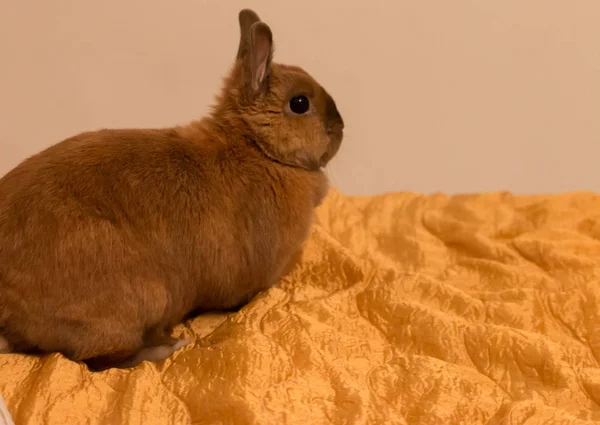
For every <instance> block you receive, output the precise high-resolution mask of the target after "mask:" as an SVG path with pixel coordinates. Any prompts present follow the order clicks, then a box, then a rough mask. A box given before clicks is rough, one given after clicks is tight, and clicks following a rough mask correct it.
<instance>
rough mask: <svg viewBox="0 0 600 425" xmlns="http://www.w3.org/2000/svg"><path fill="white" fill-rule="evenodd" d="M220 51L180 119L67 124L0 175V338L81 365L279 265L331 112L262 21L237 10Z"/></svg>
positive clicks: (218, 303)
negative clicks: (203, 100)
mask: <svg viewBox="0 0 600 425" xmlns="http://www.w3.org/2000/svg"><path fill="white" fill-rule="evenodd" d="M239 22H240V29H241V39H240V44H239V50H238V53H237V58H236V61H235V64H234V66H233V68H232V70H231V72H230V74H229V76H228V77H227V78H226V79H225V84H224V88H223V90H222V93H221V95H220V96H219V97H218V99H217V103H216V106H215V107H214V109H213V111H212V113H211V114H210V116H208V117H205V118H204V119H202V120H200V121H197V122H193V123H191V124H189V125H188V126H184V127H174V128H167V129H145V130H142V129H140V130H100V131H95V132H87V133H82V134H79V135H77V136H75V137H72V138H69V139H67V140H64V141H62V142H60V143H58V144H56V145H54V146H51V147H50V148H48V149H46V150H44V151H43V152H41V153H39V154H37V155H35V156H33V157H31V158H28V159H27V160H25V161H24V162H22V163H21V164H20V165H19V166H17V167H16V168H15V169H13V170H12V171H10V172H9V173H8V174H7V175H5V176H4V177H3V178H2V179H0V335H2V336H3V339H4V341H3V340H2V338H0V351H4V352H9V351H12V352H22V353H27V352H37V353H49V352H60V353H63V354H64V355H65V356H66V357H68V358H70V359H72V360H75V361H84V362H85V363H87V364H88V366H89V367H90V369H93V370H100V369H104V368H108V367H131V366H135V365H136V364H139V363H140V362H141V361H143V360H152V361H158V360H161V359H163V358H165V357H167V356H169V355H170V354H171V353H172V352H173V351H175V350H176V349H178V348H179V347H181V346H183V345H185V343H187V341H178V340H176V339H174V338H173V337H172V336H171V332H172V329H173V326H174V325H176V324H178V323H180V322H182V321H183V320H185V318H186V317H187V316H188V315H189V314H192V313H194V312H201V311H208V310H229V309H236V308H238V307H240V306H242V305H244V304H245V303H247V302H248V301H249V300H250V299H251V298H252V297H253V296H254V295H256V294H257V293H258V292H259V291H261V290H264V289H266V288H269V287H270V286H272V285H273V284H274V283H276V282H277V281H278V279H279V278H280V277H281V276H282V273H284V270H285V269H286V267H288V266H289V264H290V261H291V259H292V258H293V256H295V255H296V254H297V253H298V252H299V250H300V249H301V246H302V244H303V242H304V240H305V238H306V237H307V235H308V231H309V228H310V226H311V221H312V218H313V214H314V208H315V207H316V206H317V205H318V204H319V203H320V202H321V201H322V199H323V197H324V196H325V194H326V192H327V187H328V186H327V179H326V177H325V175H324V173H323V171H322V167H323V166H325V165H326V164H327V163H328V162H329V160H331V158H332V157H333V156H334V155H335V154H336V152H337V150H338V148H339V147H340V144H341V141H342V137H343V127H344V124H343V121H342V118H341V116H340V114H339V113H338V110H337V108H336V105H335V102H334V101H333V99H332V98H331V96H330V95H329V94H328V93H327V92H326V91H325V90H324V89H323V88H322V87H321V86H320V85H319V84H318V83H317V82H316V81H315V80H314V79H313V78H312V77H311V76H310V75H308V74H307V73H306V72H305V71H303V70H302V69H300V68H298V67H294V66H286V65H281V64H276V63H272V62H271V59H272V55H273V41H272V34H271V30H270V29H269V27H268V26H267V25H266V24H265V23H263V22H261V21H260V19H259V17H258V16H257V15H256V14H255V13H254V12H252V11H250V10H243V11H241V12H240V14H239Z"/></svg>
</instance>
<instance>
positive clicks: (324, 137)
mask: <svg viewBox="0 0 600 425" xmlns="http://www.w3.org/2000/svg"><path fill="white" fill-rule="evenodd" d="M239 23H240V30H241V37H240V44H239V48H238V53H237V58H236V61H235V64H234V67H233V70H232V71H231V73H230V75H229V77H228V78H227V79H226V83H225V87H224V90H223V92H222V94H221V96H220V98H219V103H218V105H217V107H216V108H215V109H216V111H218V116H219V117H220V118H221V119H224V120H229V121H232V122H236V123H241V124H242V125H244V126H245V127H246V128H247V129H248V131H249V132H250V134H249V135H248V136H249V137H251V138H252V139H253V140H254V141H255V142H256V144H257V145H258V146H259V148H260V149H261V150H262V151H263V153H264V154H265V155H267V156H268V157H270V158H271V159H272V160H274V161H277V162H280V163H283V164H287V165H291V166H295V167H300V168H304V169H307V170H318V169H319V168H321V167H324V166H325V165H326V164H327V163H328V162H329V161H330V160H331V158H333V156H334V155H335V154H336V152H337V151H338V149H339V147H340V144H341V142H342V138H343V129H344V122H343V120H342V117H341V115H340V113H339V112H338V109H337V107H336V104H335V102H334V100H333V98H332V97H331V96H330V95H329V94H328V93H327V91H326V90H325V89H324V88H323V87H321V85H320V84H319V83H317V82H316V81H315V79H314V78H312V77H311V76H310V75H309V74H308V73H307V72H305V71H304V70H303V69H301V68H299V67H297V66H289V65H283V64H278V63H274V62H272V58H273V35H272V33H271V29H270V28H269V26H268V25H267V24H265V23H264V22H262V21H261V20H260V18H259V17H258V15H257V14H256V13H254V12H253V11H251V10H248V9H245V10H242V11H241V12H240V13H239Z"/></svg>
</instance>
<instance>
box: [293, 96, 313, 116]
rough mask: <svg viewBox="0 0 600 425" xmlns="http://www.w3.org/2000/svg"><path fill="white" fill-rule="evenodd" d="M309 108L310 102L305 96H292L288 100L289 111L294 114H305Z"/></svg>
mask: <svg viewBox="0 0 600 425" xmlns="http://www.w3.org/2000/svg"><path fill="white" fill-rule="evenodd" d="M309 108H310V102H309V101H308V97H306V96H294V97H292V99H291V100H290V109H291V110H292V112H293V113H295V114H305V113H306V112H307V111H308V109H309Z"/></svg>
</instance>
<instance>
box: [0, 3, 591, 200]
mask: <svg viewBox="0 0 600 425" xmlns="http://www.w3.org/2000/svg"><path fill="white" fill-rule="evenodd" d="M241 7H252V8H255V10H256V11H257V12H258V13H259V14H260V15H261V16H262V18H263V19H264V20H265V21H266V22H268V23H269V24H270V25H271V27H272V29H273V32H274V36H275V42H276V45H277V46H276V47H277V50H276V60H280V61H284V62H288V63H295V64H299V65H301V66H303V67H305V68H306V69H307V70H308V71H309V72H311V73H312V74H313V75H314V76H315V77H316V78H317V79H318V80H319V81H320V82H321V83H322V84H323V85H324V86H326V87H327V89H328V90H329V91H330V92H331V93H332V94H333V96H334V97H335V98H336V100H337V102H338V104H339V107H340V110H341V112H342V114H343V116H344V119H345V121H346V123H347V133H346V134H347V136H346V141H345V144H344V145H343V149H342V151H341V152H340V155H339V156H338V157H337V158H336V160H335V162H334V163H333V164H332V166H331V169H330V173H331V175H332V178H333V181H334V183H335V184H336V185H337V186H338V187H340V188H341V189H343V190H344V191H346V192H348V193H377V192H382V191H388V190H412V191H424V192H429V191H437V190H441V191H446V192H472V191H485V190H497V189H508V190H512V191H516V192H557V191H565V190H573V189H587V190H595V191H600V165H599V164H600V2H599V1H597V0H587V1H586V0H578V1H576V2H575V1H566V0H556V1H552V0H539V1H533V0H530V1H526V2H524V1H521V0H502V1H494V2H492V1H487V2H484V1H476V0H471V1H466V0H462V1H461V0H457V1H442V0H438V1H399V0H395V1H392V0H388V1H375V0H370V1H358V0H353V1H349V0H302V1H289V0H279V1H275V0H273V1H267V0H257V1H251V0H246V1H238V0H235V1H232V0H227V1H216V0H215V1H208V0H204V1H203V0H171V1H167V0H144V1H142V0H136V1H132V0H103V1H92V0H71V1H68V0H52V1H42V0H37V1H32V0H19V1H16V0H0V174H4V173H5V172H6V171H8V170H9V169H10V168H12V167H13V166H15V165H16V164H17V163H18V162H19V161H20V160H22V159H23V158H24V157H26V156H28V155H30V154H33V153H34V152H36V151H38V150H40V149H41V148H43V147H45V146H48V145H49V144H52V143H54V142H56V141H58V140H60V139H62V138H64V137H67V136H70V135H72V134H74V133H77V132H80V131H83V130H89V129H96V128H99V127H134V126H164V125H171V124H175V123H185V122H186V121H188V120H191V119H193V118H196V117H197V116H199V115H201V114H203V113H204V112H205V111H206V106H207V105H208V104H209V103H210V102H211V101H212V96H213V94H215V93H216V91H217V88H218V86H219V84H220V79H221V77H222V75H223V74H224V73H225V72H226V70H227V68H228V67H229V65H230V63H231V60H232V58H233V56H234V54H235V52H236V48H237V45H236V44H237V38H238V28H237V12H238V10H239V9H240V8H241ZM28 9H30V11H28Z"/></svg>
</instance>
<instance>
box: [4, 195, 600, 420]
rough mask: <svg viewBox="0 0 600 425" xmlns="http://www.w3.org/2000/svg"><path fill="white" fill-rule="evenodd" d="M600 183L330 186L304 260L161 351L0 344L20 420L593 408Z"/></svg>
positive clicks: (482, 414) (469, 415) (570, 416)
mask: <svg viewBox="0 0 600 425" xmlns="http://www.w3.org/2000/svg"><path fill="white" fill-rule="evenodd" d="M599 266H600V196H597V195H593V194H587V193H574V194H566V195H556V196H528V197H525V196H522V197H515V196H512V195H510V194H506V193H495V194H485V195H473V196H455V197H447V196H444V195H431V196H421V195H417V194H409V193H398V194H390V195H385V196H378V197H368V198H356V197H354V198H350V197H344V196H342V195H340V194H339V193H337V192H332V193H330V195H329V197H328V198H327V200H326V202H325V204H324V205H323V206H322V207H321V208H320V209H319V212H318V220H317V223H316V224H315V226H314V229H313V232H312V234H311V237H310V239H309V240H308V241H307V244H306V250H305V253H304V256H303V258H302V260H301V262H300V264H299V265H298V266H297V267H296V268H295V269H294V270H293V272H292V273H291V275H289V276H288V277H287V278H285V279H284V280H283V281H282V282H281V283H280V284H279V285H278V286H277V287H275V288H273V289H272V290H270V291H267V292H266V293H263V294H261V295H259V296H258V297H256V298H255V299H254V300H253V301H252V302H251V303H250V304H249V305H248V306H246V307H245V308H244V309H242V311H241V312H239V313H237V314H230V315H205V316H201V317H199V318H197V319H195V320H193V321H190V322H189V323H187V324H186V325H185V326H181V327H179V328H178V329H177V333H179V334H183V335H185V336H187V337H192V338H194V339H195V343H194V344H192V345H190V346H187V347H185V348H183V349H181V350H180V351H178V352H177V353H176V354H175V355H174V356H173V357H172V358H171V359H168V360H166V361H165V362H163V363H162V364H159V365H152V364H148V363H144V364H143V365H141V366H140V367H138V368H137V369H135V370H131V371H122V370H110V371H106V372H102V373H96V374H92V373H89V372H88V371H87V370H86V369H85V368H84V367H83V366H81V365H79V364H76V363H73V362H69V361H67V360H65V359H64V358H63V357H61V356H60V355H50V356H47V357H45V358H44V359H41V360H40V359H38V358H35V357H30V358H28V357H24V356H20V355H4V356H0V392H1V393H2V394H3V395H4V397H5V400H6V403H7V406H8V408H9V410H10V411H11V413H12V415H13V419H14V420H15V422H16V423H17V424H19V425H31V424H45V425H55V424H56V425H59V424H60V425H63V424H70V425H77V424H87V425H99V424H140V425H141V424H143V425H153V424H157V425H158V424H160V425H170V424H206V425H209V424H211V425H213V424H214V425H216V424H300V425H307V424H394V425H397V424H465V425H472V424H473V425H477V424H490V425H491V424H505V425H509V424H510V425H516V424H527V425H536V424H546V425H548V424H581V425H583V424H591V423H596V422H597V423H600V407H599V406H600V367H599V366H600V365H599V360H600V280H599V278H600V268H599Z"/></svg>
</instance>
